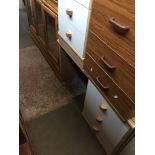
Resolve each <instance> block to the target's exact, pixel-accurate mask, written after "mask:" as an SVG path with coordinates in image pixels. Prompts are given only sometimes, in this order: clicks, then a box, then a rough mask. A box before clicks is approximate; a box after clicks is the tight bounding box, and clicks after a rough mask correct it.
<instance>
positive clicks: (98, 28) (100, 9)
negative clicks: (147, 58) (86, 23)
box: [90, 0, 135, 66]
mask: <svg viewBox="0 0 155 155" xmlns="http://www.w3.org/2000/svg"><path fill="white" fill-rule="evenodd" d="M112 17H113V18H115V21H116V22H117V23H118V24H119V26H118V24H117V26H116V24H115V26H112V24H111V23H110V22H109V20H110V19H111V18H112ZM123 26H129V32H126V31H125V30H124V29H125V27H123ZM114 27H115V29H114ZM118 27H119V28H118ZM120 27H122V28H121V30H122V29H123V30H124V31H123V30H122V31H123V32H126V33H125V34H121V33H120V32H118V30H120ZM90 29H91V30H92V31H93V32H94V33H95V34H96V35H97V36H98V37H99V38H100V39H101V40H103V41H104V42H106V44H108V45H109V46H110V47H112V48H113V49H114V50H115V51H117V53H118V55H120V56H121V57H122V58H123V59H124V60H125V61H127V62H128V63H129V64H131V65H132V66H134V51H135V32H134V31H135V25H134V0H128V1H126V0H122V1H119V0H113V1H112V0H94V2H93V8H92V16H91V19H90ZM116 29H117V31H116ZM123 32H122V33H123Z"/></svg>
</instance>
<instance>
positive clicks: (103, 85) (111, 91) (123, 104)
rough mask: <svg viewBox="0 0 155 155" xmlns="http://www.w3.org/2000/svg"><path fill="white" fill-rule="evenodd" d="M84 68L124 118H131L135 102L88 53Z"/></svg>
mask: <svg viewBox="0 0 155 155" xmlns="http://www.w3.org/2000/svg"><path fill="white" fill-rule="evenodd" d="M84 69H85V70H86V72H87V73H88V74H89V76H90V78H91V80H93V81H94V82H95V83H96V86H97V87H98V88H99V89H100V90H101V91H102V92H103V95H104V96H105V97H106V99H107V100H108V101H109V103H110V105H111V106H112V107H113V108H114V109H115V111H116V112H117V113H118V115H119V116H120V117H121V118H122V120H123V121H125V120H127V119H129V111H130V110H131V109H133V108H134V103H133V102H132V101H131V100H130V98H129V97H128V96H127V95H126V94H125V93H124V92H123V91H122V90H121V89H120V88H119V87H118V86H117V85H116V84H115V83H114V82H113V81H112V80H111V78H109V76H108V75H107V74H106V73H105V72H104V71H103V70H102V69H101V68H100V67H99V66H98V65H97V64H96V63H95V61H94V60H93V58H92V57H91V56H89V54H86V59H85V65H84Z"/></svg>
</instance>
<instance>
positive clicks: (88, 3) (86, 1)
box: [75, 0, 93, 9]
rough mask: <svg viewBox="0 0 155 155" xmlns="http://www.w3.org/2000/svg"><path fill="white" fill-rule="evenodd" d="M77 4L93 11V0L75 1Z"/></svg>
mask: <svg viewBox="0 0 155 155" xmlns="http://www.w3.org/2000/svg"><path fill="white" fill-rule="evenodd" d="M75 1H76V2H78V3H80V4H81V5H83V6H84V7H86V8H88V9H91V7H92V1H93V0H75Z"/></svg>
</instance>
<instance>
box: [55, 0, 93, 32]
mask: <svg viewBox="0 0 155 155" xmlns="http://www.w3.org/2000/svg"><path fill="white" fill-rule="evenodd" d="M67 9H71V10H72V11H73V15H72V16H71V17H70V16H69V15H67V14H66V10H67ZM58 12H59V13H58V14H59V15H60V16H62V17H63V18H64V20H65V21H67V22H68V23H69V24H72V25H74V26H75V27H76V28H77V29H78V30H79V31H80V32H81V33H83V34H86V32H87V23H88V22H87V21H88V19H89V18H88V17H89V13H90V11H89V10H88V9H86V8H85V7H83V6H82V5H80V4H79V3H77V2H75V1H74V0H65V2H64V0H59V1H58Z"/></svg>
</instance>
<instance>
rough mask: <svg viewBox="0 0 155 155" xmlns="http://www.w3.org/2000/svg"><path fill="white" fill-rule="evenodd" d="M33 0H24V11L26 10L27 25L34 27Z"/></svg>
mask: <svg viewBox="0 0 155 155" xmlns="http://www.w3.org/2000/svg"><path fill="white" fill-rule="evenodd" d="M33 1H34V0H26V1H25V4H26V11H27V16H28V22H29V25H30V26H33V27H34V12H33Z"/></svg>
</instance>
